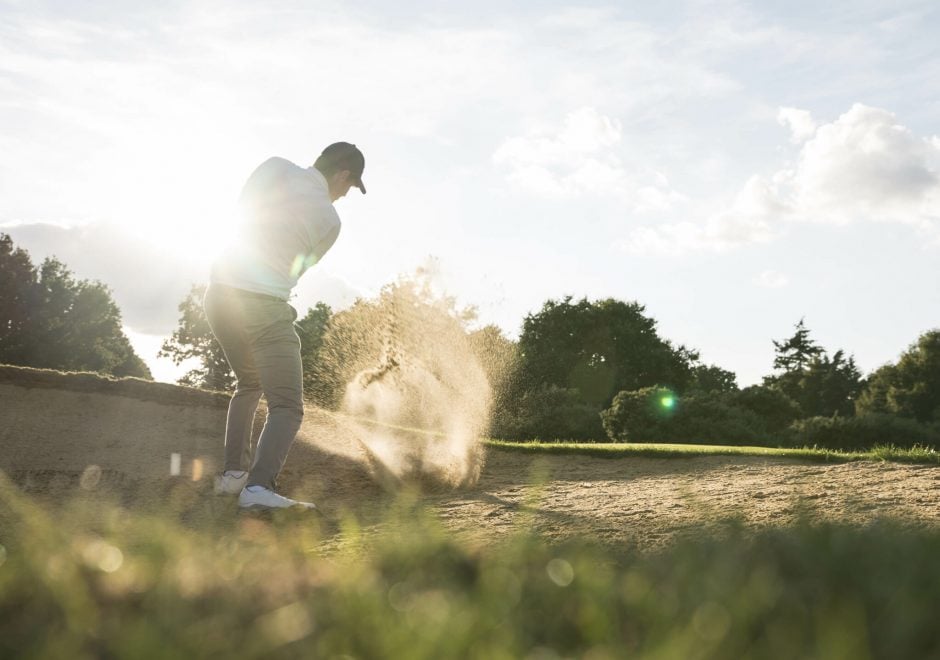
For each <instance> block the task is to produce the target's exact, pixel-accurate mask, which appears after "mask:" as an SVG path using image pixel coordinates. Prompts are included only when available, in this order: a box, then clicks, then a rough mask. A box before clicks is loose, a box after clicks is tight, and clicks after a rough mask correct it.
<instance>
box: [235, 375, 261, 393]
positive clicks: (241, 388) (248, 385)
mask: <svg viewBox="0 0 940 660" xmlns="http://www.w3.org/2000/svg"><path fill="white" fill-rule="evenodd" d="M235 394H240V395H242V396H249V395H252V394H257V395H258V396H259V397H260V396H261V381H259V380H254V379H246V380H239V381H236V383H235Z"/></svg>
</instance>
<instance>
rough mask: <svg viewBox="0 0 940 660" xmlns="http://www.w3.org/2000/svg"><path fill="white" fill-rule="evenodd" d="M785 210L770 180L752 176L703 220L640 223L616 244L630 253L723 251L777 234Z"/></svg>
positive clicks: (666, 254) (772, 237)
mask: <svg viewBox="0 0 940 660" xmlns="http://www.w3.org/2000/svg"><path fill="white" fill-rule="evenodd" d="M786 212H787V209H786V208H785V207H784V206H783V205H781V204H780V202H779V200H778V199H777V192H776V190H775V188H774V186H773V184H772V183H771V182H768V181H766V180H765V179H763V178H761V177H757V176H755V177H752V178H751V179H750V180H749V181H748V182H747V184H745V186H744V188H743V189H742V190H741V192H740V193H738V195H737V197H735V199H734V201H733V202H732V204H731V205H730V206H729V208H727V209H726V210H723V211H721V212H719V213H716V214H714V215H712V216H710V217H709V218H707V219H706V220H705V221H704V222H701V223H695V222H688V221H686V222H678V223H666V224H662V225H656V226H652V227H649V226H647V227H639V228H637V229H634V230H632V231H631V232H630V234H629V235H628V237H627V238H626V239H625V240H623V241H621V242H620V243H619V245H618V247H619V248H620V249H623V250H625V251H627V252H630V253H633V254H653V255H662V256H679V255H682V254H686V253H688V252H694V251H699V250H712V251H724V250H728V249H731V248H735V247H738V246H740V245H744V244H748V243H766V242H768V241H770V240H772V239H774V238H776V236H777V235H778V234H779V231H780V229H779V226H778V225H779V222H778V219H779V218H780V217H781V216H782V215H784V214H785V213H786Z"/></svg>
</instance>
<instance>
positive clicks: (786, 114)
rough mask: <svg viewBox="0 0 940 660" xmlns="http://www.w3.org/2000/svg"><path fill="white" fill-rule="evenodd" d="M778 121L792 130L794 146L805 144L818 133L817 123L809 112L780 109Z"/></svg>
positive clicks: (791, 139)
mask: <svg viewBox="0 0 940 660" xmlns="http://www.w3.org/2000/svg"><path fill="white" fill-rule="evenodd" d="M777 121H778V122H780V124H781V125H783V126H786V127H788V128H789V129H790V142H793V143H794V144H800V143H802V142H805V141H806V140H808V139H809V138H811V137H813V133H815V132H816V122H815V121H814V120H813V116H812V115H811V114H810V113H809V111H808V110H800V109H799V108H780V111H779V112H778V113H777Z"/></svg>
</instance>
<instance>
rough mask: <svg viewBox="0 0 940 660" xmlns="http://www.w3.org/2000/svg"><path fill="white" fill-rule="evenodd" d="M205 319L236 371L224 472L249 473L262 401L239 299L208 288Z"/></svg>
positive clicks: (226, 422) (227, 423)
mask: <svg viewBox="0 0 940 660" xmlns="http://www.w3.org/2000/svg"><path fill="white" fill-rule="evenodd" d="M204 306H205V311H206V318H207V320H208V321H209V327H210V329H211V330H212V332H213V334H214V335H215V337H216V339H217V340H218V341H219V344H220V345H221V346H222V351H223V352H224V353H225V359H226V360H227V361H228V363H229V366H230V367H231V368H232V371H234V372H235V378H236V387H235V393H234V394H233V395H232V399H231V401H229V406H228V415H227V416H226V419H225V452H224V461H223V470H248V469H249V468H250V466H251V454H252V452H251V429H252V426H253V424H254V419H255V411H256V410H257V409H258V402H259V400H260V399H261V393H262V390H261V381H260V379H259V377H258V370H257V368H256V367H255V362H254V357H253V355H252V348H251V343H250V341H249V339H248V336H247V334H246V332H245V320H244V312H245V310H244V309H243V306H242V304H241V302H240V301H239V300H238V299H235V298H233V297H231V296H225V295H220V294H218V293H216V292H214V291H213V290H212V288H211V287H210V288H209V290H208V291H207V293H206V299H205V305H204Z"/></svg>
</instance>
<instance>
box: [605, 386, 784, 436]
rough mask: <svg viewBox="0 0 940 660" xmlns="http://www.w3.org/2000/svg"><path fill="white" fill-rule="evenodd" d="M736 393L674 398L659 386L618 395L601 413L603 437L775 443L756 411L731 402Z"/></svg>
mask: <svg viewBox="0 0 940 660" xmlns="http://www.w3.org/2000/svg"><path fill="white" fill-rule="evenodd" d="M736 397H737V394H723V393H720V392H709V393H695V394H691V395H689V396H685V397H680V396H676V395H675V394H674V393H673V392H672V391H671V390H669V389H667V388H664V387H647V388H644V389H641V390H636V391H633V392H620V393H619V394H617V396H616V397H614V401H613V403H612V404H611V406H610V408H608V409H607V410H605V411H604V412H603V413H601V418H602V420H603V423H604V430H605V431H606V432H607V436H608V437H609V438H610V439H611V440H614V441H618V442H680V443H700V444H722V445H742V444H761V443H769V442H773V441H774V437H775V436H774V434H773V432H772V431H771V430H770V429H768V425H767V424H765V423H764V421H763V420H762V419H761V417H759V416H758V415H757V414H756V413H755V412H753V411H751V410H748V409H747V408H745V407H743V406H740V405H737V404H736V403H735V400H736Z"/></svg>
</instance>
